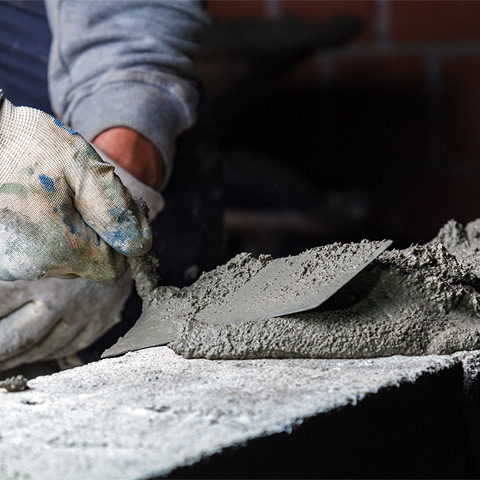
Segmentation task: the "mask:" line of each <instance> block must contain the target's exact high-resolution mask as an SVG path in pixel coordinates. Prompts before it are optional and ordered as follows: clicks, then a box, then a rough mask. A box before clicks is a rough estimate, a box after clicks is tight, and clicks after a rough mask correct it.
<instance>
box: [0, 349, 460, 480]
mask: <svg viewBox="0 0 480 480" xmlns="http://www.w3.org/2000/svg"><path fill="white" fill-rule="evenodd" d="M458 366H459V360H458V359H455V358H453V357H445V356H444V357H442V356H429V357H401V356H394V357H390V358H383V359H366V360H312V359H308V360H307V359H303V360H302V359H288V360H269V359H266V360H244V361H209V360H186V359H184V358H182V357H180V356H177V355H175V354H174V353H173V352H172V351H171V350H170V349H168V348H166V347H159V348H152V349H147V350H142V351H139V352H133V353H129V354H127V355H125V356H123V357H120V358H113V359H106V360H102V361H100V362H97V363H92V364H89V365H86V366H83V367H78V368H74V369H72V370H68V371H64V372H60V373H57V374H54V375H50V376H46V377H39V378H36V379H34V380H31V381H29V386H30V388H31V389H30V390H27V391H24V392H18V393H6V392H4V393H2V391H0V418H1V419H2V421H1V423H0V478H2V479H5V480H10V479H42V480H43V479H45V480H55V479H65V478H68V479H71V480H74V479H90V478H101V479H104V480H106V479H143V478H150V477H153V476H155V475H166V474H168V473H169V472H171V471H172V470H174V469H175V468H176V467H178V466H181V465H186V464H191V463H194V462H197V461H198V460H199V459H200V458H201V457H205V456H207V457H208V456H209V455H212V454H214V453H215V452H218V451H219V450H221V449H223V448H225V447H229V446H232V445H241V444H244V443H245V442H247V441H248V440H249V439H252V438H255V437H262V436H267V435H271V434H274V433H275V432H285V431H287V432H288V431H291V430H292V429H295V426H296V425H299V424H301V423H302V422H303V421H305V419H307V418H309V417H312V416H315V415H317V414H319V413H325V412H330V411H332V410H333V409H335V408H338V407H341V406H345V405H348V404H356V403H357V402H361V401H362V399H364V398H365V397H371V394H375V393H377V392H379V391H383V390H384V389H385V388H387V387H391V388H393V389H396V388H398V387H401V386H402V385H405V384H412V383H414V382H417V381H419V379H422V378H425V377H433V378H440V376H441V375H442V372H448V371H451V370H452V369H453V368H458ZM436 397H441V395H436ZM448 408H449V409H451V408H455V406H453V405H452V406H450V405H449V406H448ZM459 410H461V409H459ZM411 414H412V412H411V411H410V413H409V415H411ZM406 421H408V420H406ZM439 421H440V419H439ZM230 473H231V474H233V473H234V472H230Z"/></svg>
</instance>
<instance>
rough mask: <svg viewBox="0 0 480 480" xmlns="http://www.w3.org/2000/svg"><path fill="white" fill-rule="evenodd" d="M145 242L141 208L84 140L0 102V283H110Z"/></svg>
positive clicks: (37, 114) (55, 122)
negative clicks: (82, 279) (50, 280)
mask: <svg viewBox="0 0 480 480" xmlns="http://www.w3.org/2000/svg"><path fill="white" fill-rule="evenodd" d="M0 96H1V93H0ZM151 242H152V238H151V230H150V228H149V226H148V222H147V218H146V214H145V210H144V206H143V204H141V203H139V202H136V201H134V200H133V198H132V196H131V195H130V193H129V191H128V190H127V189H126V188H125V187H124V186H123V185H122V183H121V182H120V181H119V179H118V177H117V176H116V175H115V174H114V172H113V167H112V166H110V165H108V164H106V163H104V162H103V161H102V160H101V159H100V157H99V156H98V154H97V153H96V152H95V150H94V149H93V147H92V146H91V145H90V144H89V143H88V142H86V141H85V140H84V139H83V138H82V137H81V136H80V135H79V134H78V133H76V132H75V131H73V130H72V129H70V128H69V127H67V126H65V125H63V124H62V123H61V122H60V121H59V120H58V119H56V118H54V117H51V116H49V115H47V114H46V113H44V112H41V111H39V110H35V109H32V108H28V107H15V106H14V105H12V104H11V103H10V102H9V101H8V100H6V99H1V98H0V280H18V279H21V280H33V279H38V278H42V277H46V276H51V277H52V276H53V277H61V278H74V277H77V276H81V277H85V278H87V279H90V280H95V281H97V282H103V283H111V282H114V281H115V280H117V279H119V278H120V277H121V276H122V275H123V274H124V273H125V271H126V270H127V261H126V257H125V255H132V256H138V255H142V254H144V253H146V252H147V251H148V250H149V249H150V246H151Z"/></svg>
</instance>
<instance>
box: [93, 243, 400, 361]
mask: <svg viewBox="0 0 480 480" xmlns="http://www.w3.org/2000/svg"><path fill="white" fill-rule="evenodd" d="M391 244H392V242H391V241H390V240H383V241H377V242H370V241H363V242H361V243H350V244H334V245H327V246H325V247H318V248H314V249H311V250H307V251H306V252H304V253H301V254H300V255H295V256H290V257H284V258H278V259H274V260H269V261H267V262H266V263H265V265H264V266H263V267H262V268H260V269H259V270H258V271H257V272H256V273H255V274H253V275H252V276H251V277H250V278H249V279H248V280H247V281H244V280H239V281H238V282H236V283H235V281H230V283H229V291H228V293H227V294H226V295H224V296H222V297H221V298H218V297H216V296H215V292H214V291H213V292H212V293H211V295H210V298H208V299H207V301H205V299H204V301H203V305H202V306H201V307H200V308H197V309H196V310H194V314H193V315H192V310H191V309H189V308H188V305H186V304H185V301H186V300H185V298H186V297H188V296H186V295H183V296H182V295H175V294H173V295H172V294H170V295H166V296H165V301H162V302H159V303H158V304H157V305H155V306H153V307H150V308H146V309H145V310H144V312H143V314H142V316H141V317H140V319H139V320H138V321H137V323H136V324H135V325H134V327H133V328H132V329H131V330H129V331H128V332H127V334H126V335H125V336H124V337H122V338H121V339H120V340H119V341H118V342H117V343H116V344H115V345H113V347H111V348H109V349H108V350H106V351H105V352H104V354H103V355H102V357H110V356H115V355H121V354H123V353H126V352H128V351H132V350H139V349H142V348H148V347H153V346H160V345H165V344H167V343H169V342H171V341H172V340H174V338H175V336H176V324H177V322H178V321H181V320H185V319H187V318H189V316H191V318H194V319H195V320H198V321H202V322H205V323H210V324H227V323H239V322H246V321H256V320H262V319H265V318H273V317H281V316H283V315H288V314H292V313H297V312H303V311H306V310H311V309H313V308H316V307H318V306H320V305H321V304H322V303H324V302H325V301H326V300H327V299H329V298H330V297H331V296H332V295H333V294H335V292H337V291H338V290H340V289H341V288H342V287H343V286H345V285H346V284H347V283H348V282H349V281H350V280H351V279H352V278H354V277H355V276H356V275H357V274H358V273H360V272H361V271H362V270H363V269H364V268H365V267H367V266H368V265H369V264H370V263H371V262H372V261H373V260H375V259H376V258H377V257H378V256H379V255H380V254H381V253H382V252H383V251H385V250H386V249H387V248H388V247H389V246H390V245H391ZM219 275H221V273H219ZM219 281H220V282H221V278H220V279H219ZM200 282H202V278H200V279H199V280H197V282H196V283H195V284H194V285H192V287H190V288H199V287H201V283H200Z"/></svg>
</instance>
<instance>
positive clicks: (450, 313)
mask: <svg viewBox="0 0 480 480" xmlns="http://www.w3.org/2000/svg"><path fill="white" fill-rule="evenodd" d="M332 247H333V246H332ZM323 248H325V247H323ZM337 248H338V246H337ZM311 252H312V255H313V250H312V251H311ZM302 255H306V265H308V255H309V254H308V252H306V253H305V254H302ZM310 260H311V259H310ZM269 261H271V260H270V257H268V256H260V257H259V258H258V259H256V258H253V257H252V256H251V255H250V254H245V253H243V254H240V255H237V256H236V257H235V258H233V259H232V260H231V261H230V262H228V263H227V264H225V265H222V266H220V267H218V268H216V269H215V270H213V271H211V272H208V273H206V274H204V275H202V277H201V278H200V279H199V280H198V281H197V282H196V283H195V284H194V285H192V286H191V287H188V288H184V289H176V288H173V287H155V286H156V285H157V283H156V280H155V279H154V278H153V277H152V275H149V274H148V271H150V272H151V271H152V267H149V268H146V267H145V266H143V265H142V264H141V262H138V263H137V265H135V264H132V271H133V274H134V278H135V279H136V282H137V289H138V290H139V292H140V294H141V295H142V297H143V299H144V311H145V309H146V310H148V311H150V313H151V314H155V315H156V314H157V313H158V317H159V318H160V317H162V318H165V317H166V316H167V317H168V315H169V314H175V317H176V318H178V317H180V318H182V320H181V321H179V322H178V323H177V325H176V329H177V336H176V339H175V340H174V341H173V342H171V343H170V344H169V346H170V348H172V349H173V350H174V351H175V352H176V353H177V354H180V355H183V356H185V357H187V358H210V359H243V358H291V357H308V358H368V357H380V356H389V355H394V354H403V355H429V354H449V353H452V352H455V351H458V350H472V349H478V348H480V318H479V317H480V294H479V293H478V292H479V291H480V220H476V221H474V222H471V223H469V224H468V225H467V226H466V227H463V226H462V225H460V224H458V223H456V222H455V221H453V220H452V221H450V222H448V223H447V224H446V225H445V226H444V227H442V229H441V230H440V232H439V233H438V235H437V237H435V239H433V240H432V241H431V242H429V243H428V244H426V245H413V246H411V247H409V248H407V249H404V250H391V251H387V252H384V253H383V254H382V255H381V256H380V257H378V259H377V260H375V261H374V262H373V263H372V264H371V265H370V266H369V267H368V268H367V269H366V270H364V271H363V272H362V273H361V274H359V275H358V276H357V277H355V278H354V279H353V280H352V281H351V282H350V283H349V284H347V285H346V286H345V287H344V288H342V289H341V290H340V291H339V292H338V293H337V294H335V295H334V296H333V297H332V298H331V299H330V300H328V301H327V302H326V303H325V304H323V305H322V306H321V307H320V308H319V309H316V310H314V311H309V312H303V313H297V314H292V315H288V316H283V317H276V318H269V319H265V320H259V321H251V322H244V323H234V324H224V325H217V324H207V323H204V322H200V321H198V320H196V319H195V313H196V312H199V311H200V310H201V309H202V308H206V307H207V306H208V305H209V304H210V303H211V302H214V301H215V298H216V297H217V298H221V295H222V292H226V291H228V288H229V284H231V282H232V281H234V279H236V278H237V279H238V277H239V276H241V277H244V278H248V277H249V275H251V274H253V273H254V272H256V271H258V269H262V268H264V267H265V265H266V264H267V263H268V262H269ZM145 272H147V273H145Z"/></svg>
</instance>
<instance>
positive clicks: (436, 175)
mask: <svg viewBox="0 0 480 480" xmlns="http://www.w3.org/2000/svg"><path fill="white" fill-rule="evenodd" d="M208 8H209V11H210V12H211V14H212V15H213V17H214V18H216V19H240V18H243V19H248V18H257V19H258V18H263V19H265V21H266V22H274V21H275V20H277V19H279V18H281V17H282V16H284V15H287V14H296V15H300V16H304V17H306V18H309V19H313V18H317V19H326V18H329V17H332V16H334V15H337V14H347V13H348V14H356V15H358V16H359V17H361V18H362V20H363V22H364V30H363V32H362V33H361V34H360V35H359V36H358V38H357V39H356V40H355V41H353V42H352V43H351V44H350V45H348V46H346V47H343V48H341V49H338V50H333V51H328V52H318V53H317V54H315V55H314V56H313V57H312V58H310V59H309V60H308V61H306V62H303V63H302V65H300V66H299V67H298V68H297V69H296V70H295V71H294V72H292V73H291V75H289V76H288V78H287V79H286V81H285V82H286V83H285V85H286V86H287V87H288V88H290V89H302V88H305V89H306V88H312V85H314V86H317V87H318V88H319V89H321V90H322V91H325V89H327V90H328V89H331V90H332V91H341V92H343V93H345V92H347V91H349V92H350V93H352V92H355V93H356V95H357V98H364V99H367V98H368V96H367V95H366V93H365V92H370V93H371V92H387V93H388V94H389V95H390V96H388V95H385V97H384V98H385V99H386V100H385V102H386V104H388V102H389V101H390V100H389V99H392V104H391V108H390V107H388V105H387V106H386V107H385V108H384V109H383V110H382V109H379V110H374V111H373V112H372V115H377V117H378V116H379V117H380V122H379V123H380V124H381V123H383V124H384V125H385V128H386V129H387V130H388V125H396V127H395V129H396V130H395V132H396V133H395V132H393V133H392V132H391V133H390V136H389V137H388V135H389V134H388V133H387V134H386V135H387V137H388V144H389V146H390V148H386V149H385V145H384V144H385V142H383V141H382V138H381V137H382V136H383V135H382V131H381V126H379V123H378V118H377V123H376V124H375V125H376V127H375V128H378V130H377V131H375V130H372V131H371V132H370V133H369V132H368V130H366V131H365V132H363V133H362V135H364V136H368V135H371V136H372V139H373V140H372V141H370V143H368V142H366V143H365V144H364V143H362V142H359V143H358V144H357V145H358V149H359V150H360V149H365V148H366V147H365V145H369V147H368V148H371V149H372V150H371V152H369V154H371V155H373V156H375V155H376V156H378V157H379V158H381V157H382V154H383V155H385V158H383V166H384V168H385V169H386V170H390V171H391V172H392V175H391V176H388V175H387V176H385V177H381V176H380V177H378V181H379V182H381V181H383V182H390V181H392V177H393V178H394V177H395V174H396V173H395V172H397V171H400V170H403V175H404V176H405V181H404V183H403V184H402V189H401V190H402V191H401V192H400V193H398V192H397V195H399V196H401V197H402V198H401V199H399V211H400V213H399V214H398V215H399V217H401V220H400V221H399V225H401V228H403V229H404V230H405V232H406V234H407V236H409V237H411V238H412V240H415V241H421V240H423V239H427V238H428V237H429V236H431V235H432V234H433V233H435V231H436V229H437V228H438V227H439V226H440V225H441V224H442V223H443V222H444V221H446V220H448V219H449V218H452V217H455V218H456V219H457V220H459V221H461V222H467V221H469V220H472V219H474V218H477V217H480V1H460V0H454V1H440V2H437V1H378V0H377V1H375V0H359V1H280V0H268V1H263V2H259V1H215V0H214V1H211V2H210V4H209V7H208ZM336 98H337V99H338V98H342V97H338V96H337V97H336ZM347 98H351V97H348V96H346V97H343V99H344V100H343V103H342V100H339V102H340V103H337V104H336V105H337V109H341V108H346V106H347V107H348V105H351V109H352V110H351V117H352V118H353V119H351V121H349V120H345V119H344V117H341V118H340V119H338V118H337V119H336V120H335V121H336V122H337V123H336V124H335V128H336V129H338V130H339V131H342V130H343V134H344V136H345V139H346V141H348V138H349V137H355V135H356V133H355V131H354V130H355V127H352V125H354V124H355V122H357V123H358V125H360V123H362V122H364V121H365V112H364V111H363V112H361V110H362V109H363V110H365V109H368V102H367V100H365V102H362V101H360V100H359V103H358V104H355V105H354V104H353V103H348V102H349V101H350V102H351V100H349V101H347V100H346V99H347ZM394 98H396V99H397V101H396V102H394V101H393V99H394ZM403 98H405V99H406V100H405V108H404V109H403V108H402V102H403V100H402V99H403ZM410 101H411V104H409V103H408V102H410ZM333 108H334V109H335V107H333ZM348 108H350V107H348ZM399 116H400V117H401V118H402V120H401V122H400V121H399ZM332 121H333V120H332ZM342 122H343V123H342ZM359 128H362V127H360V126H359ZM392 128H393V127H392ZM375 138H377V139H378V141H377V142H376V141H375ZM375 144H378V145H379V146H378V149H377V150H378V151H374V150H375V148H376V147H375ZM382 148H383V149H384V150H382ZM392 152H394V153H392ZM351 153H352V154H355V151H352V152H351ZM356 153H357V154H358V155H359V158H362V159H363V156H362V153H361V152H359V151H357V152H356ZM366 156H367V155H365V157H366ZM332 158H333V157H332ZM390 160H391V161H390ZM392 163H394V164H396V165H392ZM377 167H378V165H377ZM405 169H407V170H408V172H407V173H405V171H404V170H405ZM397 213H398V212H397Z"/></svg>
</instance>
